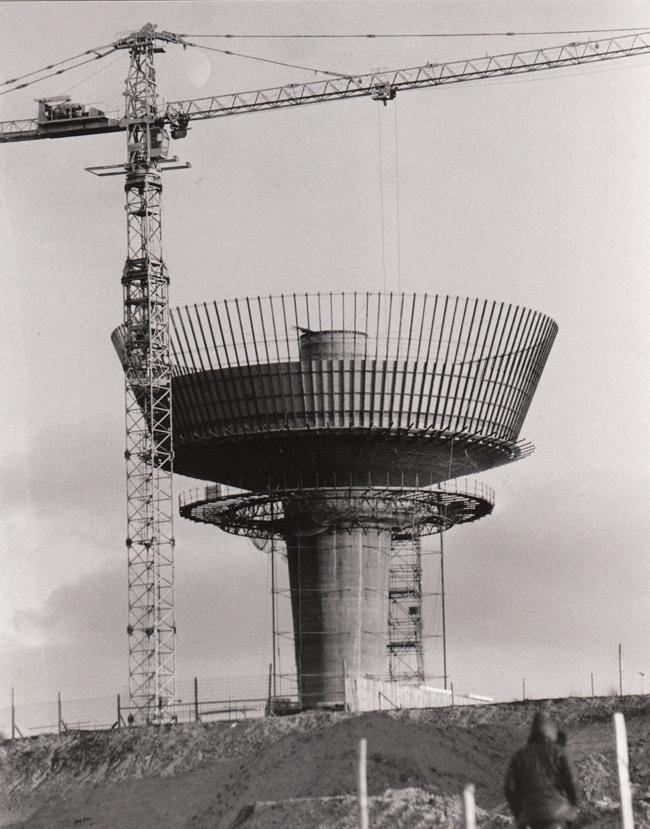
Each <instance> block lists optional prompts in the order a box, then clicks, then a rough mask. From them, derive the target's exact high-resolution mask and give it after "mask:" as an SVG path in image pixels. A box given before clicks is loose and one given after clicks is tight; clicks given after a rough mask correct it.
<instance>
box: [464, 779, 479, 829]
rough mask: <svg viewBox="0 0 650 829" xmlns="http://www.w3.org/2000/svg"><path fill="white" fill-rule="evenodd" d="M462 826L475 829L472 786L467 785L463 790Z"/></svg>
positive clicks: (471, 784) (466, 828) (470, 784)
mask: <svg viewBox="0 0 650 829" xmlns="http://www.w3.org/2000/svg"><path fill="white" fill-rule="evenodd" d="M463 826H464V827H465V829H476V808H475V804H474V784H473V783H468V784H467V785H466V786H465V787H464V788H463Z"/></svg>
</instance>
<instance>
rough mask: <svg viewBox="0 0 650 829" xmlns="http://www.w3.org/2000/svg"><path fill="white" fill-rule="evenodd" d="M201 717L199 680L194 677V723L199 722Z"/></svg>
mask: <svg viewBox="0 0 650 829" xmlns="http://www.w3.org/2000/svg"><path fill="white" fill-rule="evenodd" d="M200 719H201V717H200V716H199V680H198V679H197V678H196V677H194V721H195V722H198V721H199V720H200Z"/></svg>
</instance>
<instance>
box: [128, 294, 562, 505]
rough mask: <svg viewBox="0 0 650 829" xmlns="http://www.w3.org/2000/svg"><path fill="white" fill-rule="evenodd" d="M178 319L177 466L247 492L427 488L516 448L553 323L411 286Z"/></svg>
mask: <svg viewBox="0 0 650 829" xmlns="http://www.w3.org/2000/svg"><path fill="white" fill-rule="evenodd" d="M171 323H172V359H173V363H174V366H173V371H174V379H173V406H174V441H175V453H176V454H175V463H174V466H175V470H176V471H177V472H180V473H182V474H185V475H189V476H191V477H197V478H202V479H204V480H212V481H215V482H221V483H226V484H230V485H232V486H238V487H241V488H243V489H249V490H256V489H266V488H267V487H268V486H269V485H273V484H277V485H281V486H284V487H292V486H293V487H298V486H322V485H329V486H333V485H341V484H343V485H353V486H367V485H371V486H374V485H382V484H389V485H399V486H402V485H405V486H428V485H431V484H434V483H438V482H439V481H443V480H447V479H450V478H454V477H458V476H464V475H468V474H472V473H475V472H480V471H482V470H485V469H488V468H491V467H494V466H499V465H501V464H503V463H508V462H510V461H513V460H516V459H518V458H520V457H522V456H523V455H525V454H527V453H529V452H530V451H532V446H531V445H530V444H527V443H523V442H521V441H520V440H519V433H520V430H521V427H522V424H523V421H524V417H525V415H526V412H527V411H528V408H529V406H530V403H531V401H532V398H533V394H534V392H535V389H536V387H537V384H538V381H539V378H540V376H541V372H542V369H543V368H544V364H545V362H546V359H547V357H548V354H549V351H550V348H551V346H552V344H553V340H554V338H555V334H556V331H557V326H556V324H555V323H554V322H553V320H551V319H550V318H549V317H547V316H545V315H543V314H541V313H539V312H536V311H532V310H530V309H527V308H522V307H517V306H513V305H509V304H506V303H499V302H491V301H488V300H479V299H461V298H458V297H449V296H430V295H407V294H388V295H384V294H336V295H334V294H315V295H314V294H301V295H298V294H294V295H291V296H280V297H265V298H260V297H255V298H245V299H235V300H225V301H222V302H213V303H210V304H207V303H204V304H202V305H194V306H191V307H188V306H186V307H183V308H177V309H174V310H173V311H172V312H171ZM123 336H124V335H123V331H122V330H121V329H118V331H116V332H115V334H114V343H115V345H116V347H117V349H118V352H120V353H121V355H122V356H123V354H124V349H123Z"/></svg>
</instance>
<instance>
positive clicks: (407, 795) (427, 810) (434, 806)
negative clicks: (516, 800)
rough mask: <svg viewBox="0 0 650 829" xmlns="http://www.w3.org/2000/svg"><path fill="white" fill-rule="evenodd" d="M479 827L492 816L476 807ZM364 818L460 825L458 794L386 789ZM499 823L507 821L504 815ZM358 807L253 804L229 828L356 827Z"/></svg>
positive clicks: (386, 827) (417, 827)
mask: <svg viewBox="0 0 650 829" xmlns="http://www.w3.org/2000/svg"><path fill="white" fill-rule="evenodd" d="M476 812H477V814H476V817H477V821H478V824H479V826H482V827H485V826H486V825H487V824H488V823H489V822H490V823H493V818H492V816H491V815H490V814H489V813H488V812H486V811H484V810H483V809H477V810H476ZM368 818H369V823H370V825H371V826H372V827H373V829H395V827H397V826H398V827H400V829H429V827H432V826H444V827H447V829H452V828H453V829H455V827H459V829H460V827H461V826H462V806H461V799H460V797H459V796H457V795H456V796H454V797H445V796H442V795H435V794H431V793H430V792H426V791H424V790H422V789H418V788H407V789H388V790H386V791H385V792H384V794H382V795H379V796H378V797H372V798H370V799H369V803H368ZM502 821H503V822H502V825H504V826H507V825H508V824H509V823H510V821H508V819H507V818H506V817H505V816H504V817H503V818H502ZM358 825H359V809H358V804H357V801H356V799H355V798H353V797H351V796H348V797H322V798H302V799H299V800H289V801H287V800H285V801H279V802H278V801H276V802H266V803H256V804H255V806H253V807H246V808H244V809H242V811H241V812H240V814H239V815H238V817H237V819H236V820H235V822H234V823H233V824H231V826H230V827H229V829H240V827H241V829H286V827H287V826H292V827H293V826H314V827H316V826H318V827H327V829H357V827H358Z"/></svg>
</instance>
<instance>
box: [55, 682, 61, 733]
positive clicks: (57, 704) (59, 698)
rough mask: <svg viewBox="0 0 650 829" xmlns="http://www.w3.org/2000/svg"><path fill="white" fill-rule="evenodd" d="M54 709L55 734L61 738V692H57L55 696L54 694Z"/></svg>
mask: <svg viewBox="0 0 650 829" xmlns="http://www.w3.org/2000/svg"><path fill="white" fill-rule="evenodd" d="M56 707H57V733H58V735H59V737H60V736H61V691H57V694H56Z"/></svg>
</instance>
